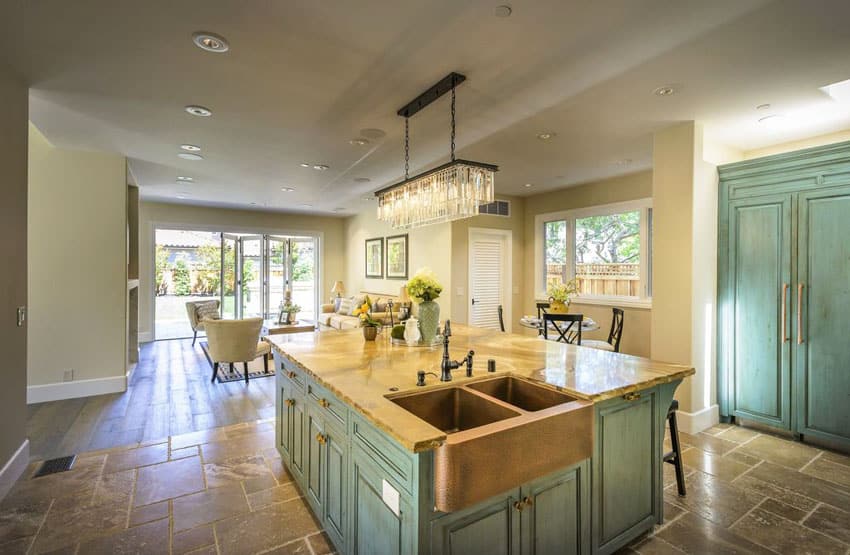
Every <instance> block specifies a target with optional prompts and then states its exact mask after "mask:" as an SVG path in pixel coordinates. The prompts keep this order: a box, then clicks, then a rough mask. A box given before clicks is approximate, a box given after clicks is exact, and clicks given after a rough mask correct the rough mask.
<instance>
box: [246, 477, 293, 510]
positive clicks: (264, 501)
mask: <svg viewBox="0 0 850 555" xmlns="http://www.w3.org/2000/svg"><path fill="white" fill-rule="evenodd" d="M299 496H300V493H299V492H298V488H297V487H295V484H292V483H290V484H283V485H281V486H274V487H273V488H269V489H266V490H262V491H258V492H256V493H249V494H248V503H249V504H250V505H251V510H253V511H256V510H257V509H260V508H262V507H265V506H267V505H271V504H272V503H280V502H281V501H289V500H290V499H295V498H296V497H299Z"/></svg>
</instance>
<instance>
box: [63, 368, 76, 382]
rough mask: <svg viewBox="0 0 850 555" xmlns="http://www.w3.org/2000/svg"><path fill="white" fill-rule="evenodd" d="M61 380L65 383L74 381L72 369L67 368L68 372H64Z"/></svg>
mask: <svg viewBox="0 0 850 555" xmlns="http://www.w3.org/2000/svg"><path fill="white" fill-rule="evenodd" d="M62 379H63V381H66V382H72V381H74V369H73V368H69V369H68V370H65V374H64V376H63V378H62Z"/></svg>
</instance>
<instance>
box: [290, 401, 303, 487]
mask: <svg viewBox="0 0 850 555" xmlns="http://www.w3.org/2000/svg"><path fill="white" fill-rule="evenodd" d="M295 391H296V390H295V388H293V402H292V405H291V406H290V407H289V421H290V427H289V435H290V441H289V444H290V445H291V450H290V465H289V470H290V472H292V476H293V477H294V478H295V481H296V482H298V483H299V484H300V485H301V487H302V488H303V487H304V486H305V481H304V461H305V454H306V445H305V441H304V439H305V437H304V430H305V428H306V426H307V422H306V420H307V414H306V410H305V409H306V408H307V407H305V403H304V397H303V396H302V395H298V394H295Z"/></svg>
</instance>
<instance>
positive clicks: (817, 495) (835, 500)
mask: <svg viewBox="0 0 850 555" xmlns="http://www.w3.org/2000/svg"><path fill="white" fill-rule="evenodd" d="M747 476H752V477H753V478H758V479H759V480H762V481H764V482H768V483H769V484H773V485H775V486H779V487H781V488H785V489H788V490H791V491H793V492H795V493H799V494H800V495H805V496H806V497H810V498H812V499H815V500H817V501H823V502H824V503H828V504H829V505H832V506H833V507H850V494H848V493H846V492H844V491H841V490H839V489H838V488H836V486H835V484H833V483H832V482H827V481H825V480H821V479H820V478H815V477H814V476H808V475H806V474H803V473H802V472H796V471H794V470H791V469H789V468H786V467H784V466H779V465H778V464H773V463H769V462H765V463H762V464H760V465H758V466H757V467H755V468H754V469H752V470H751V471H750V472H749V474H747Z"/></svg>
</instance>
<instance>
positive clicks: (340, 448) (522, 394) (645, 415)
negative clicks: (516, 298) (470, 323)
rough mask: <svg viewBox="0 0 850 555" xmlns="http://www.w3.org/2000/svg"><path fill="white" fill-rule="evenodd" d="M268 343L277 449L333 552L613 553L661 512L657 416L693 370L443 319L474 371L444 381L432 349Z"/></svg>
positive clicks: (314, 341)
mask: <svg viewBox="0 0 850 555" xmlns="http://www.w3.org/2000/svg"><path fill="white" fill-rule="evenodd" d="M267 341H269V342H270V343H271V344H272V347H273V351H274V354H275V370H276V373H277V377H276V379H277V401H276V402H277V439H276V441H277V448H278V450H279V451H280V453H281V457H282V459H283V462H284V464H285V465H286V467H287V468H288V469H289V471H290V472H291V474H292V475H293V478H294V479H295V481H296V483H297V484H298V486H299V487H300V488H301V490H302V492H303V493H304V496H305V497H306V499H307V501H308V502H309V504H310V506H311V507H312V509H313V511H314V513H315V515H316V517H317V519H318V520H319V521H320V522H321V523H322V525H323V526H324V528H325V530H326V531H327V532H328V535H329V536H330V538H331V540H332V541H333V542H334V544H335V545H336V547H337V549H339V551H340V552H342V553H361V554H367V553H368V554H373V553H434V554H437V553H455V554H461V553H611V552H613V551H616V550H617V549H618V548H620V547H621V546H623V545H625V544H627V543H628V542H630V541H631V540H632V539H634V538H635V537H637V536H639V535H641V534H643V533H645V532H646V531H647V530H649V529H651V528H652V526H653V525H654V524H655V523H660V522H661V521H662V518H663V514H662V510H663V502H662V469H661V467H662V442H663V437H664V423H665V417H666V414H667V408H668V407H669V405H670V402H671V400H672V398H673V393H674V391H675V389H676V387H677V386H678V384H679V383H681V381H682V379H683V378H684V377H686V376H688V375H690V374H693V372H694V371H693V369H692V368H689V367H686V366H680V365H673V364H665V363H658V362H654V361H650V360H647V359H643V358H639V357H632V356H629V355H622V354H618V353H610V352H607V351H600V350H594V349H589V348H582V347H575V346H572V345H565V344H561V343H555V342H551V341H543V340H541V339H538V338H532V337H526V336H521V335H513V334H501V333H498V332H494V331H492V330H484V329H478V328H470V327H464V326H454V333H453V336H452V337H451V344H450V355H451V358H453V359H462V358H464V357H465V356H466V355H467V353H468V352H469V351H470V350H473V351H474V352H475V357H474V360H475V363H474V364H473V372H472V376H471V377H467V376H466V373H465V371H464V370H455V371H454V372H453V376H452V377H453V379H452V381H451V382H441V381H439V380H438V378H437V376H439V375H440V358H441V354H442V352H441V348H436V347H435V348H410V347H406V346H396V345H392V344H391V343H390V342H389V341H388V340H387V338H382V337H380V336H379V338H378V340H377V341H375V342H368V341H364V340H363V336H362V333H361V332H360V330H350V331H343V332H326V333H314V334H292V335H286V336H270V337H268V338H267ZM488 359H492V360H493V361H494V362H495V372H488V371H487V360H488ZM420 370H424V371H425V372H426V382H425V385H424V386H417V385H416V384H417V372H418V371H420Z"/></svg>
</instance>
